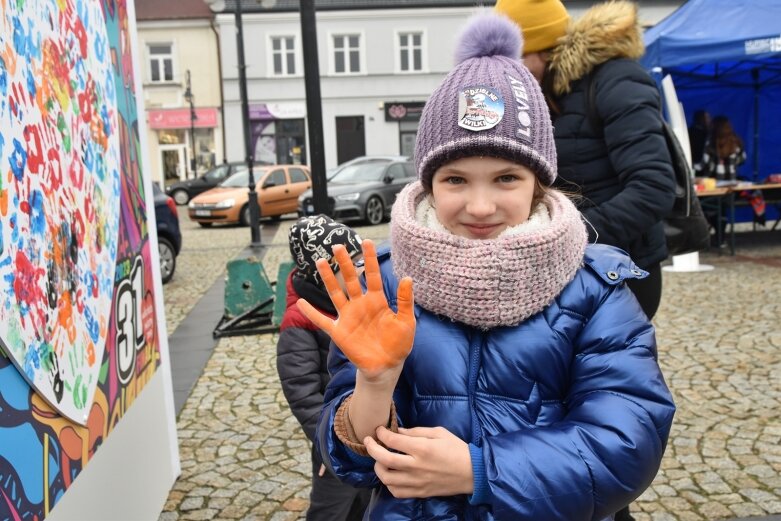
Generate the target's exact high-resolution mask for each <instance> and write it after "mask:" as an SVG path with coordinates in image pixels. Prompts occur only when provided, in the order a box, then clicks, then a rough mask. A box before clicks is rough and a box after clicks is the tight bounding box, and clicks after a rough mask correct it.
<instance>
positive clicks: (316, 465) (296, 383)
mask: <svg viewBox="0 0 781 521" xmlns="http://www.w3.org/2000/svg"><path fill="white" fill-rule="evenodd" d="M288 244H289V246H290V254H291V255H292V257H293V260H294V261H295V268H294V269H293V271H292V272H291V273H290V276H289V277H288V279H287V307H286V308H285V314H284V316H283V317H282V323H281V325H280V332H279V340H278V341H277V372H278V373H279V379H280V381H281V383H282V391H283V393H284V395H285V398H286V399H287V402H288V404H289V405H290V410H291V411H292V412H293V415H294V416H295V417H296V419H297V420H298V422H299V423H300V424H301V427H302V428H303V429H304V433H305V434H306V437H307V438H309V440H310V441H314V439H315V427H316V425H317V417H318V415H319V414H320V410H321V409H322V407H323V393H324V392H325V386H326V384H327V383H328V370H327V362H326V359H327V357H328V346H329V345H330V343H331V339H330V338H329V337H328V335H327V334H326V333H324V332H323V331H321V330H320V329H318V328H317V327H316V326H315V325H314V324H312V322H311V321H310V320H309V319H307V318H306V317H305V316H304V315H302V314H301V312H300V311H299V310H298V307H296V306H295V303H296V301H297V300H298V299H299V298H300V297H303V298H306V299H307V301H309V302H311V303H312V304H313V305H315V306H316V307H317V309H318V310H320V311H321V312H322V313H326V314H328V315H329V316H336V310H335V309H334V307H333V304H331V301H330V299H329V298H328V293H327V292H326V290H325V286H323V283H322V280H321V279H320V277H319V275H318V274H317V269H316V268H315V262H316V261H317V260H318V259H324V260H326V261H332V260H333V247H334V246H335V245H337V244H339V245H342V246H343V247H345V249H346V251H347V253H348V256H349V257H350V258H351V259H352V260H353V261H355V262H357V261H359V260H360V259H361V257H362V253H361V238H360V236H359V235H358V234H357V233H355V231H353V230H352V229H351V228H349V227H347V226H345V225H344V224H341V223H338V222H335V221H334V220H333V219H331V218H330V217H327V216H325V215H316V216H310V217H302V218H300V219H299V220H298V221H296V223H295V224H293V226H291V227H290V232H289V234H288ZM279 283H280V284H281V283H282V281H279ZM368 504H369V491H368V490H366V489H356V488H353V487H351V486H350V485H345V484H342V483H341V482H340V481H339V480H338V479H337V478H336V477H335V476H334V475H333V474H332V473H331V472H327V471H326V470H325V467H323V465H322V461H321V459H320V457H319V455H318V454H317V452H316V451H315V450H314V446H313V449H312V490H311V493H310V504H309V509H308V510H307V513H306V519H307V521H345V520H347V521H358V520H360V519H363V513H364V511H365V510H366V506H367V505H368Z"/></svg>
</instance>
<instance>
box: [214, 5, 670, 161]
mask: <svg viewBox="0 0 781 521" xmlns="http://www.w3.org/2000/svg"><path fill="white" fill-rule="evenodd" d="M207 2H208V0H207ZM592 3H593V2H586V1H584V2H572V1H570V2H566V4H567V7H568V9H569V10H570V12H571V14H572V15H573V16H574V17H577V16H579V15H580V14H581V13H582V12H583V11H584V10H585V9H586V8H588V6H590V5H591V4H592ZM680 3H681V2H680V0H677V1H676V0H667V1H661V0H660V1H650V0H649V1H646V2H644V3H641V7H640V15H641V19H642V20H643V22H644V23H646V24H648V25H653V24H654V23H656V22H658V21H659V20H660V19H661V18H663V17H664V16H666V15H667V14H669V13H670V12H671V11H672V10H674V9H675V8H676V7H677V6H678V5H680ZM493 4H494V1H493V0H488V1H484V2H480V1H479V0H460V1H459V0H445V1H442V0H440V1H436V0H428V1H426V0H422V1H411V0H395V1H392V0H363V1H360V0H320V1H317V2H316V6H317V42H318V60H319V70H320V90H321V98H322V115H323V134H324V136H323V138H324V147H325V158H326V167H328V168H330V167H333V166H335V165H337V164H339V163H342V162H344V161H346V160H348V159H351V158H353V157H356V156H359V155H364V154H403V155H412V153H413V149H414V142H415V132H416V129H417V121H418V118H419V115H420V109H421V108H422V106H423V104H424V102H425V101H426V99H427V97H428V95H429V94H430V93H431V91H432V90H433V89H434V88H435V87H436V86H437V85H438V84H439V82H440V81H441V80H442V78H443V77H444V75H445V74H446V73H447V72H448V71H449V70H450V69H451V68H452V66H453V58H452V56H453V50H454V47H455V39H456V37H457V35H458V34H459V32H460V29H461V28H462V27H463V25H464V23H465V21H466V20H467V18H468V17H469V16H470V15H472V14H473V13H475V12H476V11H477V10H478V9H481V8H482V9H486V8H491V7H493ZM233 5H235V0H234V1H233V2H229V3H228V5H227V9H228V10H229V11H226V12H224V13H222V14H218V15H217V16H216V19H215V25H216V26H217V28H218V31H219V34H220V49H221V63H222V81H223V101H224V105H223V107H224V117H225V128H226V151H225V153H226V156H227V158H228V159H230V160H232V161H234V160H236V161H237V160H241V159H243V158H244V155H245V153H244V143H243V141H242V140H243V138H242V128H243V127H242V118H241V100H240V91H239V74H238V61H237V42H236V26H235V21H234V18H235V16H234V14H233ZM481 6H482V7H481ZM242 9H243V13H244V14H243V16H242V26H243V32H244V49H245V62H246V67H247V68H246V73H247V90H248V102H249V113H250V127H251V130H250V131H251V135H252V137H251V147H252V150H253V151H254V157H255V161H257V162H262V163H298V162H302V163H307V149H308V147H307V142H308V138H307V134H308V132H307V125H306V98H305V87H304V76H303V56H302V41H301V21H300V16H299V12H298V2H297V1H294V0H262V1H260V2H259V3H255V2H247V1H245V2H244V3H243V4H242Z"/></svg>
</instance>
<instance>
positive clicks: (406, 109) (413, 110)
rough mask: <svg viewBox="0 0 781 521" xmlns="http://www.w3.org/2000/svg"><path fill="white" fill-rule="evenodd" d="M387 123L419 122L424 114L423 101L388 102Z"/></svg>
mask: <svg viewBox="0 0 781 521" xmlns="http://www.w3.org/2000/svg"><path fill="white" fill-rule="evenodd" d="M384 105H385V121H419V120H420V114H421V112H423V106H424V105H425V103H424V102H422V101H386V102H385V103H384Z"/></svg>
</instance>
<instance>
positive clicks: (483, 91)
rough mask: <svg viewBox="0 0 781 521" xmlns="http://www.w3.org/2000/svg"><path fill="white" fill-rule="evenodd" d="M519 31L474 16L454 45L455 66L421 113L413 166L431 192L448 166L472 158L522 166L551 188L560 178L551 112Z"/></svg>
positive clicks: (504, 21) (501, 20) (506, 22)
mask: <svg viewBox="0 0 781 521" xmlns="http://www.w3.org/2000/svg"><path fill="white" fill-rule="evenodd" d="M522 46H523V37H522V36H521V31H520V29H519V28H518V26H517V25H516V24H515V23H513V22H512V21H510V19H509V18H506V17H505V16H502V15H498V14H495V13H490V14H483V15H477V16H474V17H473V18H472V19H471V20H470V22H469V24H468V25H467V27H466V29H465V30H464V32H463V33H462V34H461V37H460V39H459V42H458V45H457V47H456V53H455V55H456V63H457V65H456V67H455V68H454V69H453V70H452V71H450V74H448V75H447V77H446V78H445V79H444V80H443V81H442V83H441V84H440V85H439V87H437V89H436V90H435V91H434V92H433V93H432V94H431V97H430V98H429V99H428V101H427V102H426V106H425V107H424V108H423V113H422V115H421V118H420V125H419V126H418V137H417V142H416V145H415V166H416V167H417V171H418V177H419V178H420V180H421V181H422V182H423V185H424V186H427V187H431V178H432V176H433V175H434V172H435V171H436V170H437V169H438V168H439V167H441V166H442V165H444V164H446V163H449V162H451V161H454V160H456V159H461V158H464V157H470V156H491V157H498V158H502V159H508V160H510V161H514V162H516V163H520V164H522V165H524V166H526V167H528V168H530V169H531V170H532V171H534V172H535V173H536V174H537V177H539V179H540V181H542V183H543V184H545V185H551V184H552V183H553V181H554V179H556V146H555V143H554V141H553V126H552V124H551V120H550V113H549V112H548V106H547V104H546V103H545V98H544V96H543V95H542V91H541V90H540V87H539V85H538V83H537V80H535V79H534V76H532V74H531V73H530V72H529V70H528V69H527V68H526V67H525V66H524V65H523V63H522V62H521V60H520V56H521V49H522Z"/></svg>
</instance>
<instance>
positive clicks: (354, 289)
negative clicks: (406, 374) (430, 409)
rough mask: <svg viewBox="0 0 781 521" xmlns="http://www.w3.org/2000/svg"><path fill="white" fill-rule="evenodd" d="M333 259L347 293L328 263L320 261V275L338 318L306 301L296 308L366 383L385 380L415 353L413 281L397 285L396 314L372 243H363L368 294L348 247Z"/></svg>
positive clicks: (299, 302)
mask: <svg viewBox="0 0 781 521" xmlns="http://www.w3.org/2000/svg"><path fill="white" fill-rule="evenodd" d="M334 255H335V257H336V261H337V263H338V264H339V270H340V271H341V273H342V276H343V278H344V283H345V287H346V290H347V294H346V295H345V292H344V291H343V290H342V288H341V287H340V286H339V282H337V280H336V277H335V276H334V273H333V271H332V270H331V267H330V266H329V265H328V262H327V261H325V260H323V259H321V260H319V261H317V271H318V272H319V273H320V276H321V277H322V279H323V282H324V283H325V287H326V289H327V290H328V294H329V296H330V297H331V301H332V302H333V304H334V307H335V308H336V310H337V312H338V313H339V317H338V318H337V319H336V320H331V319H330V318H328V317H327V316H325V315H323V314H322V313H320V312H319V311H317V310H316V309H315V308H314V307H312V305H311V304H309V303H308V302H307V301H306V300H304V299H300V300H299V301H298V307H299V309H300V310H301V311H302V312H303V313H304V315H306V317H307V318H309V320H311V321H312V322H314V324H315V325H316V326H317V327H319V328H320V329H322V330H323V331H325V332H326V333H328V335H329V336H330V337H331V339H332V340H333V341H334V343H335V344H336V345H337V346H339V349H341V350H342V352H343V353H344V355H345V356H346V357H347V358H349V359H350V361H351V362H352V363H353V364H354V365H355V366H356V367H357V368H358V369H359V370H360V371H361V372H362V373H363V376H364V377H365V378H366V379H367V381H372V380H375V379H381V378H382V377H383V376H384V375H386V374H387V373H388V372H389V370H398V369H399V368H400V367H401V366H402V365H403V364H404V360H405V359H406V358H407V355H409V352H410V351H411V350H412V341H413V339H414V337H415V314H414V310H413V308H414V305H413V296H412V279H410V278H409V277H405V278H403V279H401V281H400V282H399V287H398V292H397V303H398V313H394V312H393V311H392V310H391V309H390V307H389V306H388V302H387V300H386V298H385V293H384V292H383V289H382V280H381V278H380V266H379V263H378V262H377V251H376V250H375V248H374V243H373V242H372V241H370V240H368V239H367V240H365V241H363V255H364V259H365V266H366V270H365V272H364V274H365V276H366V286H367V291H366V293H364V292H363V288H362V287H361V284H360V282H359V281H358V275H357V273H356V272H355V267H354V266H353V263H352V261H351V260H350V257H349V255H348V254H347V251H346V250H345V249H344V247H343V246H334Z"/></svg>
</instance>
